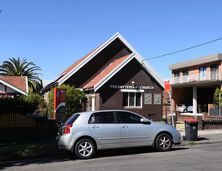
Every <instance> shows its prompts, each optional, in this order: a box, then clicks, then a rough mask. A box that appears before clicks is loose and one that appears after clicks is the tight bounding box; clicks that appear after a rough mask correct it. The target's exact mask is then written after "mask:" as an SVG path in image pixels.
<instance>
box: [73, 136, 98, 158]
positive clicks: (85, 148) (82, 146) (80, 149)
mask: <svg viewBox="0 0 222 171" xmlns="http://www.w3.org/2000/svg"><path fill="white" fill-rule="evenodd" d="M94 153H95V145H94V143H93V142H92V141H91V140H90V139H81V140H79V141H78V142H77V143H76V145H75V154H76V157H78V158H80V159H88V158H90V157H92V156H93V154H94Z"/></svg>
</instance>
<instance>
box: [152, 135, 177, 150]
mask: <svg viewBox="0 0 222 171" xmlns="http://www.w3.org/2000/svg"><path fill="white" fill-rule="evenodd" d="M172 144H173V142H172V138H171V136H170V135H169V134H167V133H161V134H160V135H158V136H157V138H156V140H155V147H156V149H157V150H158V151H162V152H164V151H169V150H171V148H172Z"/></svg>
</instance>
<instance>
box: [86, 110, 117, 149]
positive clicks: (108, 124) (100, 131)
mask: <svg viewBox="0 0 222 171" xmlns="http://www.w3.org/2000/svg"><path fill="white" fill-rule="evenodd" d="M89 128H90V130H91V132H92V135H93V137H94V138H95V139H97V141H98V142H99V144H100V147H101V148H112V147H118V146H119V145H120V138H121V125H120V124H117V120H116V118H115V115H114V113H113V112H110V111H109V112H95V113H93V114H92V115H91V117H90V119H89Z"/></svg>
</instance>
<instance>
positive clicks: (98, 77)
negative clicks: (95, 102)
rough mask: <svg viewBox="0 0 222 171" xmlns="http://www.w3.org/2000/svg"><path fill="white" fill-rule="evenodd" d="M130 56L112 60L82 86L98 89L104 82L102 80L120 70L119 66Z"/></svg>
mask: <svg viewBox="0 0 222 171" xmlns="http://www.w3.org/2000/svg"><path fill="white" fill-rule="evenodd" d="M129 56H130V55H125V56H122V57H120V58H116V59H111V60H110V61H109V62H108V63H107V64H106V65H104V66H103V67H102V68H101V69H100V70H99V71H97V72H96V73H95V74H94V75H93V76H92V77H91V78H90V79H89V80H88V81H87V82H85V83H84V84H83V85H82V86H80V87H82V88H84V89H90V88H96V87H95V86H96V85H97V84H98V83H99V82H101V81H102V79H104V78H106V77H107V76H108V75H109V74H110V73H111V72H112V71H114V70H115V69H117V68H118V66H120V65H122V63H123V62H124V61H125V60H126V59H127V58H128V57H129Z"/></svg>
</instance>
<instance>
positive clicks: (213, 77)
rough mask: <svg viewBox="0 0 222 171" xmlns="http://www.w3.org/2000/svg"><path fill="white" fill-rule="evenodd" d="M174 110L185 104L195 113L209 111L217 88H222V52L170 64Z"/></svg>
mask: <svg viewBox="0 0 222 171" xmlns="http://www.w3.org/2000/svg"><path fill="white" fill-rule="evenodd" d="M170 70H171V71H172V79H171V84H172V100H173V106H174V110H176V108H177V106H179V105H181V104H184V105H186V106H190V107H191V109H192V113H193V114H197V113H203V112H208V111H209V107H210V106H211V104H212V103H213V94H214V92H215V89H216V88H222V54H216V55H210V56H206V57H201V58H198V59H193V60H188V61H184V62H180V63H176V64H172V65H170Z"/></svg>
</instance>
